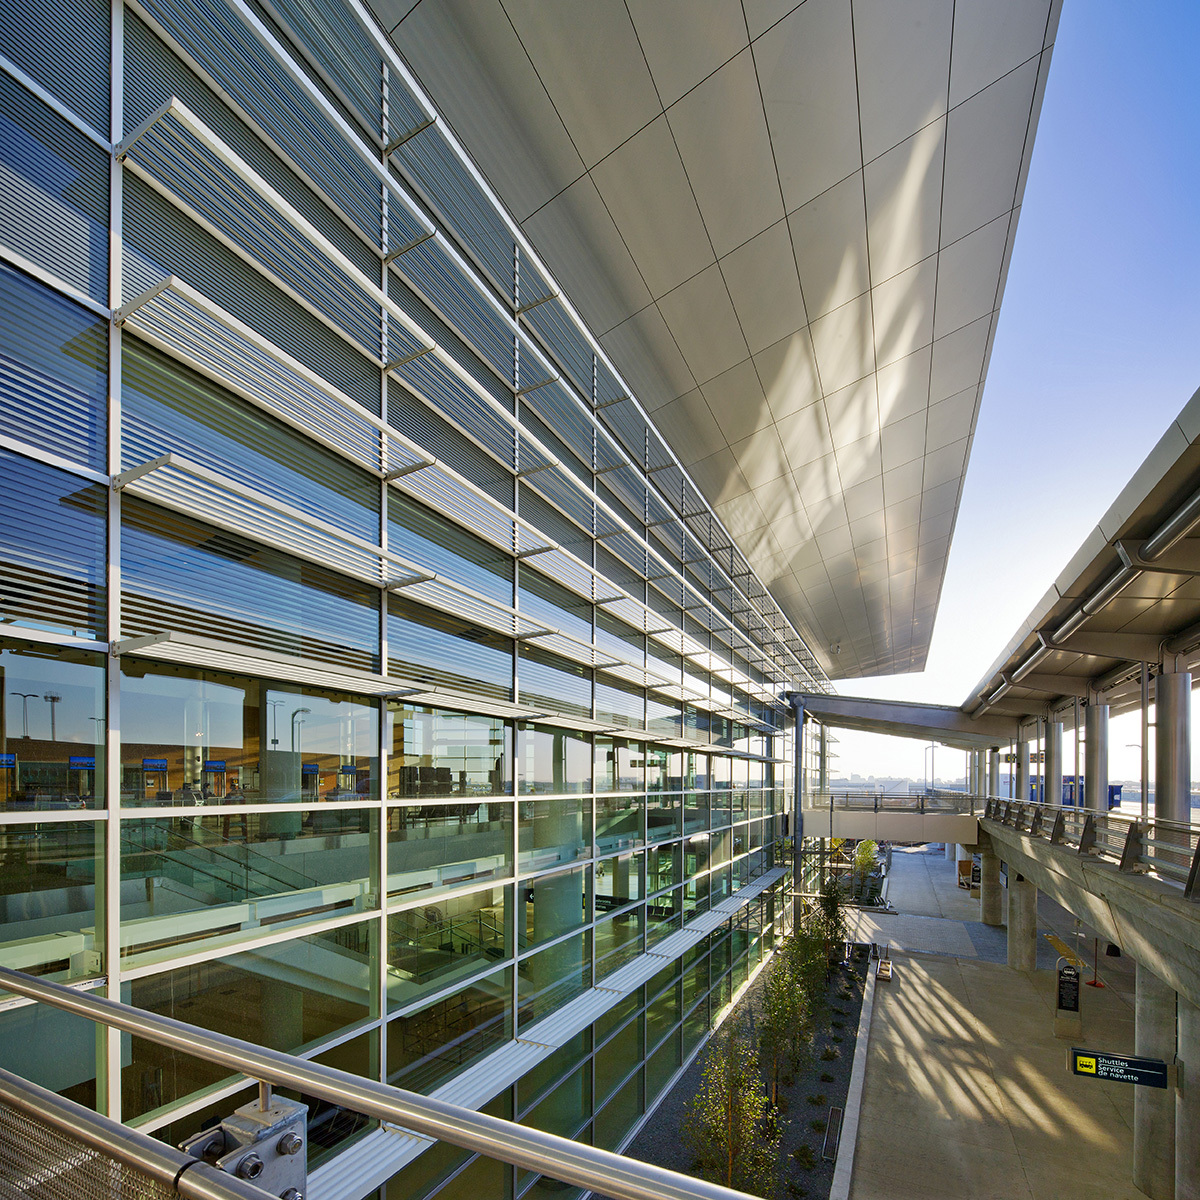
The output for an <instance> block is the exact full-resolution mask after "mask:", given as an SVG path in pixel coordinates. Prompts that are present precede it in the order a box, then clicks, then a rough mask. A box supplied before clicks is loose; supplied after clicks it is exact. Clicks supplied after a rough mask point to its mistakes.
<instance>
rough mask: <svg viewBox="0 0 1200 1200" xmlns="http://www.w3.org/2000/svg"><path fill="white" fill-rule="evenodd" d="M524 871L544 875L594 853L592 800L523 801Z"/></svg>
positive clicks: (520, 832) (520, 844) (521, 843)
mask: <svg viewBox="0 0 1200 1200" xmlns="http://www.w3.org/2000/svg"><path fill="white" fill-rule="evenodd" d="M517 809H518V813H519V821H520V828H519V830H518V834H517V837H518V847H519V851H520V854H519V858H520V866H521V870H522V871H542V870H546V869H548V868H550V867H553V866H555V865H556V864H558V863H564V862H574V861H576V859H580V858H584V857H587V856H588V855H589V854H590V853H591V849H590V847H591V840H592V802H591V800H590V799H575V798H573V797H572V798H568V799H563V800H522V801H520V802H519V803H518V805H517Z"/></svg>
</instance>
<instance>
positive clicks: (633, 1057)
mask: <svg viewBox="0 0 1200 1200" xmlns="http://www.w3.org/2000/svg"><path fill="white" fill-rule="evenodd" d="M644 1053H645V1043H644V1042H643V1040H642V1018H641V1017H635V1018H634V1019H633V1020H632V1021H630V1022H629V1024H628V1025H626V1026H625V1028H624V1029H622V1030H621V1031H620V1033H618V1034H617V1035H616V1036H615V1037H613V1038H612V1040H611V1041H609V1042H606V1043H605V1044H604V1045H603V1046H601V1047H600V1049H599V1050H597V1051H596V1104H597V1105H599V1104H602V1103H603V1102H604V1101H605V1100H606V1099H608V1097H609V1096H611V1095H612V1094H613V1093H614V1092H615V1091H616V1090H617V1089H618V1088H619V1087H620V1086H621V1083H622V1082H623V1081H624V1080H625V1079H626V1078H627V1077H628V1076H629V1074H630V1072H631V1071H632V1072H633V1073H634V1082H635V1083H636V1082H637V1080H638V1074H639V1072H638V1071H637V1070H636V1068H637V1065H638V1064H639V1063H640V1062H641V1061H642V1055H643V1054H644Z"/></svg>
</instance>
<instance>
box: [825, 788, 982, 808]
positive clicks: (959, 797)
mask: <svg viewBox="0 0 1200 1200" xmlns="http://www.w3.org/2000/svg"><path fill="white" fill-rule="evenodd" d="M804 807H805V808H816V809H830V810H835V809H843V810H847V811H858V812H862V811H868V812H882V811H885V810H886V811H888V812H914V813H935V814H945V813H961V814H970V813H973V812H975V811H978V810H979V809H982V807H983V797H980V796H975V795H973V794H972V793H970V792H952V791H946V790H943V789H940V788H939V789H930V790H929V791H925V792H909V793H903V792H901V793H888V792H874V791H868V790H866V789H861V790H846V791H840V790H839V791H836V792H835V791H823V792H822V791H811V792H807V793H805V796H804Z"/></svg>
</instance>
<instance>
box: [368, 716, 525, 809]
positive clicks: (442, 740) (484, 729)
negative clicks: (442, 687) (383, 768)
mask: <svg viewBox="0 0 1200 1200" xmlns="http://www.w3.org/2000/svg"><path fill="white" fill-rule="evenodd" d="M388 721H389V722H390V724H391V728H392V752H391V755H390V757H389V758H388V796H389V798H390V797H400V796H450V795H453V796H503V795H511V794H512V777H511V770H512V768H511V766H510V763H511V761H512V730H511V727H510V726H509V725H507V724H506V723H505V722H504V721H502V720H500V719H499V718H497V717H481V716H473V715H470V714H467V713H455V712H446V711H444V710H442V709H437V708H409V707H408V706H406V705H404V704H403V703H401V702H398V701H389V702H388Z"/></svg>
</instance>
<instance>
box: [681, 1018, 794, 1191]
mask: <svg viewBox="0 0 1200 1200" xmlns="http://www.w3.org/2000/svg"><path fill="white" fill-rule="evenodd" d="M766 1118H767V1098H766V1096H765V1095H764V1093H763V1090H762V1075H761V1073H760V1070H759V1065H758V1054H757V1053H756V1052H755V1049H754V1046H753V1045H751V1044H750V1042H749V1040H748V1039H747V1037H746V1035H745V1033H744V1031H742V1030H741V1029H734V1030H731V1031H729V1032H727V1033H720V1034H717V1036H716V1037H714V1038H713V1041H712V1043H711V1045H710V1046H709V1049H708V1053H707V1055H706V1057H705V1062H704V1074H703V1076H702V1078H701V1081H700V1090H699V1091H698V1092H697V1093H696V1095H695V1096H693V1097H692V1099H691V1101H690V1102H689V1103H688V1107H687V1112H686V1113H685V1115H684V1120H683V1138H684V1142H685V1144H686V1145H687V1146H688V1148H689V1149H690V1150H691V1151H692V1153H693V1154H694V1155H695V1157H696V1161H697V1164H698V1167H699V1171H700V1174H701V1176H702V1177H703V1178H704V1179H708V1180H710V1181H711V1182H713V1183H723V1184H724V1185H725V1186H726V1187H729V1188H739V1189H740V1190H742V1191H744V1192H752V1193H754V1194H756V1195H759V1196H769V1195H770V1194H771V1193H772V1192H773V1191H774V1188H775V1169H776V1157H777V1155H776V1151H777V1141H778V1136H779V1135H778V1131H777V1128H776V1127H775V1126H774V1123H769V1122H768V1121H767V1119H766Z"/></svg>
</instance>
